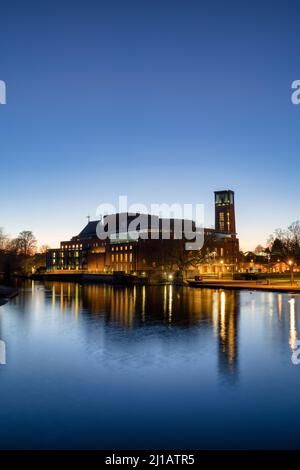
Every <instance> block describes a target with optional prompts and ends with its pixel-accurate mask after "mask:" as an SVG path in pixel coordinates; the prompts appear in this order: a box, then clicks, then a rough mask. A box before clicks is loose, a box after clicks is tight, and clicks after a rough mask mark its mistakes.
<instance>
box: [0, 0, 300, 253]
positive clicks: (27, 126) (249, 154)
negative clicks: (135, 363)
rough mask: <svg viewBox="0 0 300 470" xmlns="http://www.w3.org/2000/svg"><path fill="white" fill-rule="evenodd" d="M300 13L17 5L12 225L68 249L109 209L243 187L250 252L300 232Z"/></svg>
mask: <svg viewBox="0 0 300 470" xmlns="http://www.w3.org/2000/svg"><path fill="white" fill-rule="evenodd" d="M299 14H300V5H299V4H298V5H297V2H294V1H276V0H275V1H272V2H271V1H255V0H252V1H251V2H250V1H249V2H247V1H244V2H240V1H239V2H237V1H230V0H228V1H226V2H224V1H223V0H222V1H218V0H217V1H214V2H211V1H200V0H197V1H194V0H180V1H178V0H170V1H169V0H151V1H150V0H139V1H134V0H126V1H124V0H119V1H118V0H110V1H101V0H98V1H92V0H87V1H77V0H73V1H64V0H62V1H51V2H50V1H44V2H37V1H30V0H28V1H26V2H24V1H14V0H10V1H6V0H4V1H3V2H1V6H0V80H4V81H5V83H6V87H7V103H6V105H0V175H1V180H0V226H1V227H3V228H4V229H5V231H6V232H7V233H9V234H10V235H11V236H16V235H17V234H18V232H19V231H21V230H25V229H26V230H32V231H33V232H34V234H35V235H36V237H37V239H38V243H39V245H42V244H48V245H50V246H51V247H55V246H58V244H59V241H60V240H68V239H69V238H70V237H72V236H73V235H76V234H78V233H79V232H80V230H81V229H82V228H83V226H84V225H85V224H86V221H87V219H86V216H87V215H88V214H89V215H90V216H91V218H92V219H93V218H96V210H97V207H98V206H99V205H100V204H101V203H112V204H116V203H117V200H118V196H119V195H127V196H128V200H129V202H130V203H143V204H146V205H150V204H151V203H176V202H178V203H190V204H196V203H202V204H204V205H205V225H206V226H212V225H213V224H214V207H213V203H214V201H213V191H215V190H222V189H232V190H234V191H235V198H236V219H237V231H238V236H239V238H240V245H241V248H242V249H244V250H248V249H253V248H255V246H256V245H257V244H259V243H261V244H264V243H265V241H266V239H267V238H268V236H269V234H270V233H272V232H273V231H274V230H275V229H276V228H279V227H286V226H287V225H289V224H290V223H291V222H293V221H295V220H298V219H300V210H299V201H300V184H299V171H300V159H299V145H300V105H299V106H295V105H293V104H292V102H291V94H292V90H291V83H292V82H293V81H294V80H297V79H300V61H299V45H300V33H299Z"/></svg>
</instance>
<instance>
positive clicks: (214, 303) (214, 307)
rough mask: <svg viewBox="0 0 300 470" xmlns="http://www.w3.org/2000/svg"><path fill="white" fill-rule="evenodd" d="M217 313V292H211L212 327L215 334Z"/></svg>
mask: <svg viewBox="0 0 300 470" xmlns="http://www.w3.org/2000/svg"><path fill="white" fill-rule="evenodd" d="M218 313H219V293H218V292H213V295H212V320H213V329H214V333H215V334H216V333H217V331H218Z"/></svg>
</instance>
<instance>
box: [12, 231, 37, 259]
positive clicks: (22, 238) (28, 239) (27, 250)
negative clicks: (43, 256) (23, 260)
mask: <svg viewBox="0 0 300 470" xmlns="http://www.w3.org/2000/svg"><path fill="white" fill-rule="evenodd" d="M13 244H14V246H15V249H16V251H17V253H19V254H23V255H27V256H32V255H34V254H35V252H36V244H37V241H36V238H35V236H34V235H33V233H32V232H31V231H30V230H23V232H20V233H19V235H18V237H17V238H16V239H15V240H14V241H13Z"/></svg>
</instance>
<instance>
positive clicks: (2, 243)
mask: <svg viewBox="0 0 300 470" xmlns="http://www.w3.org/2000/svg"><path fill="white" fill-rule="evenodd" d="M7 243H8V236H7V235H6V234H5V233H4V230H3V228H2V227H0V250H2V251H4V250H5V249H6V247H7Z"/></svg>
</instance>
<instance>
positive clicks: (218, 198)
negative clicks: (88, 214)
mask: <svg viewBox="0 0 300 470" xmlns="http://www.w3.org/2000/svg"><path fill="white" fill-rule="evenodd" d="M109 218H113V220H114V230H113V231H110V232H108V234H107V235H106V236H105V238H104V236H103V237H101V238H103V239H101V238H99V233H100V232H105V230H106V228H107V226H109V223H108V222H109ZM137 220H138V222H139V224H138V225H136V230H135V231H134V232H132V230H131V227H132V223H134V222H135V221H137ZM185 223H186V221H184V220H183V219H173V218H172V219H165V218H160V217H158V216H153V215H148V214H114V215H111V216H106V217H105V219H104V220H103V221H101V222H100V221H99V220H95V221H89V222H88V224H87V225H86V226H85V227H84V228H83V230H82V231H81V232H80V233H79V234H78V235H76V236H74V237H73V238H71V240H69V241H62V242H61V243H60V248H58V249H51V250H48V252H47V271H48V272H59V273H60V274H63V273H70V272H74V271H75V272H78V271H80V272H87V273H95V274H98V273H116V272H120V273H132V274H143V275H147V274H153V273H155V272H157V273H159V272H163V273H165V274H167V275H170V276H173V275H174V274H175V275H176V272H178V271H185V275H186V276H188V275H189V274H191V273H188V271H193V274H220V273H226V272H236V271H237V270H238V268H239V241H238V239H237V237H236V228H235V209H234V192H233V191H230V190H225V191H216V192H215V229H211V228H210V229H204V245H203V247H202V248H201V250H200V252H199V263H198V262H197V261H196V266H195V262H194V263H193V266H188V264H187V263H186V262H185V261H186V258H187V256H188V255H187V250H185V247H186V242H187V239H186V234H187V230H186V225H185ZM188 223H189V227H190V233H189V235H188V238H189V240H190V236H191V233H194V232H195V230H197V229H196V227H195V223H194V222H192V221H188ZM178 230H179V231H180V230H182V237H181V239H178V236H177V235H178ZM167 233H168V234H169V235H166V234H167ZM176 234H177V235H176ZM100 236H101V235H100ZM166 237H167V238H166ZM192 256H193V257H195V253H194V252H193V253H192Z"/></svg>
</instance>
